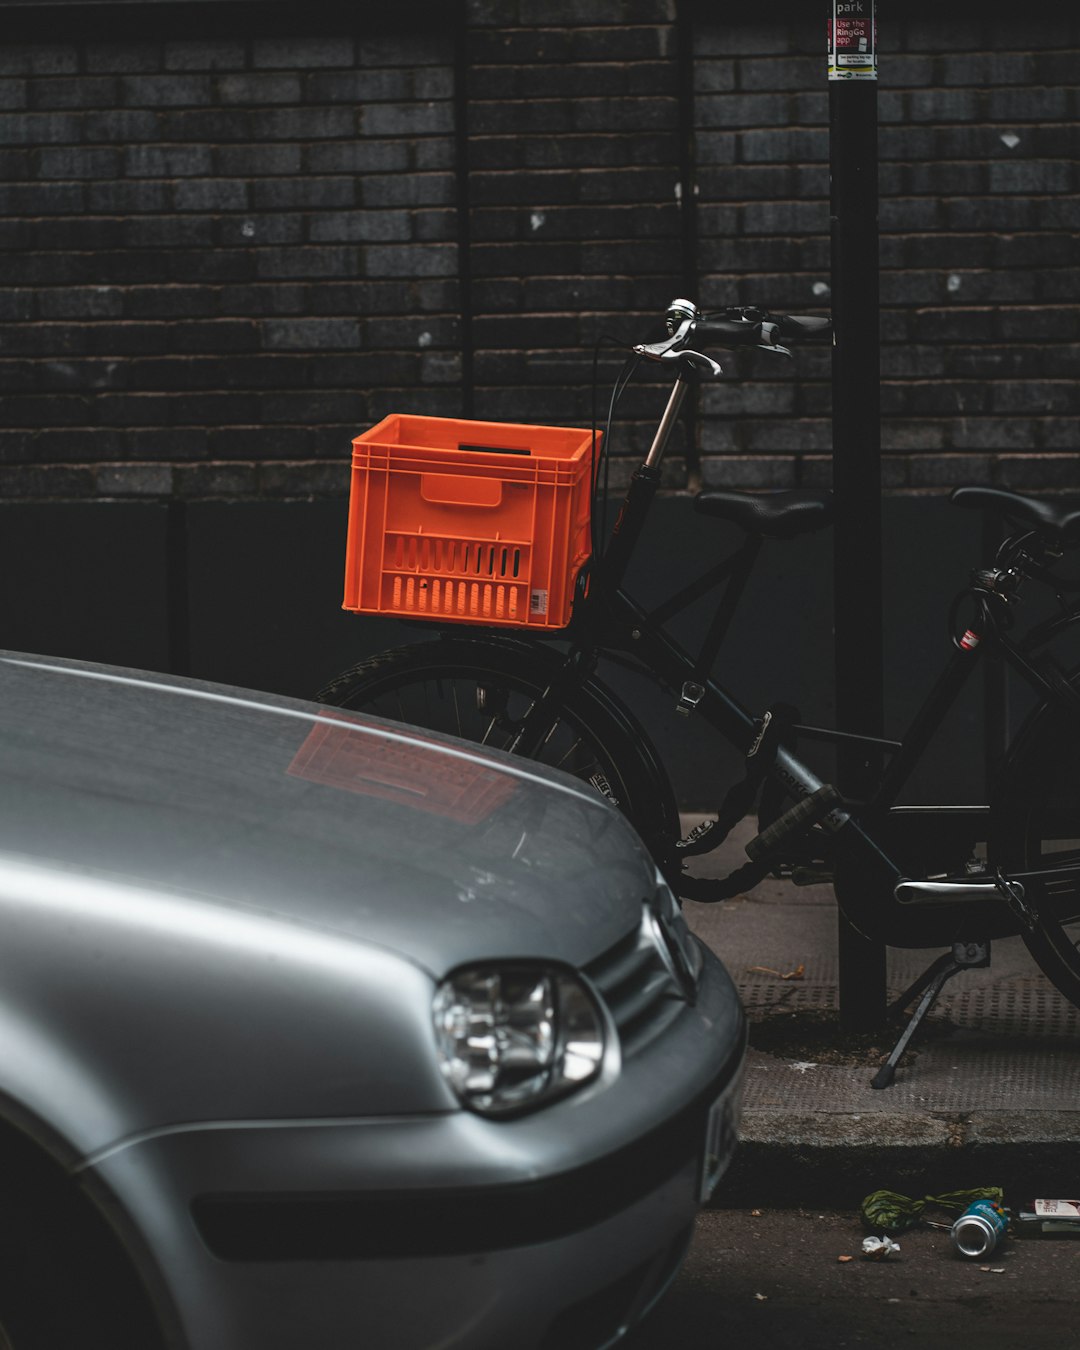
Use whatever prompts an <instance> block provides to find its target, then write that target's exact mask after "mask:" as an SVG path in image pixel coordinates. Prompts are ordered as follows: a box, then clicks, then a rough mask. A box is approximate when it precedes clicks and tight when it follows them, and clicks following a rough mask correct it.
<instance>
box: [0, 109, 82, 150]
mask: <svg viewBox="0 0 1080 1350" xmlns="http://www.w3.org/2000/svg"><path fill="white" fill-rule="evenodd" d="M78 139H79V119H78V118H77V117H76V116H75V115H74V114H72V113H68V112H23V113H4V114H2V115H0V142H2V143H3V144H5V145H57V144H62V143H64V142H65V141H77V140H78Z"/></svg>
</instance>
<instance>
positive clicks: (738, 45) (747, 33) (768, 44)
mask: <svg viewBox="0 0 1080 1350" xmlns="http://www.w3.org/2000/svg"><path fill="white" fill-rule="evenodd" d="M789 43H790V37H789V34H788V31H787V28H786V26H785V25H784V24H778V23H757V24H751V23H741V22H737V23H723V24H712V23H702V24H701V26H700V29H699V31H698V34H697V42H696V45H695V52H696V53H697V55H698V56H699V57H701V56H755V55H773V54H786V53H787V51H788V50H789Z"/></svg>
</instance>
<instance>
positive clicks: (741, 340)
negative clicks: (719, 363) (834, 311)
mask: <svg viewBox="0 0 1080 1350" xmlns="http://www.w3.org/2000/svg"><path fill="white" fill-rule="evenodd" d="M667 329H668V333H669V334H670V335H671V336H670V337H668V338H667V339H666V341H664V342H650V343H641V344H639V345H638V346H636V347H635V348H634V350H635V352H637V354H638V355H639V356H647V357H649V358H650V359H651V360H653V361H670V360H672V359H673V358H674V357H675V355H676V354H677V353H679V352H682V351H685V350H687V349H688V348H689V347H690V346H691V344H693V345H694V346H695V347H696V346H708V345H712V346H716V347H762V348H764V349H765V350H766V351H772V352H778V353H780V354H781V355H782V356H790V355H791V352H790V351H788V349H787V348H786V347H785V346H783V345H782V344H781V342H780V339H781V338H783V339H784V340H785V341H791V340H792V339H805V338H816V337H829V336H830V335H831V334H832V321H831V320H830V319H826V318H820V317H816V316H812V315H803V314H771V313H770V312H769V311H768V310H765V309H758V308H755V307H753V306H749V305H747V306H732V307H731V308H729V309H724V310H720V311H718V312H717V313H714V314H703V313H702V312H701V310H699V309H698V307H697V305H695V304H694V302H693V301H692V300H673V301H672V302H671V304H670V305H669V306H668V311H667Z"/></svg>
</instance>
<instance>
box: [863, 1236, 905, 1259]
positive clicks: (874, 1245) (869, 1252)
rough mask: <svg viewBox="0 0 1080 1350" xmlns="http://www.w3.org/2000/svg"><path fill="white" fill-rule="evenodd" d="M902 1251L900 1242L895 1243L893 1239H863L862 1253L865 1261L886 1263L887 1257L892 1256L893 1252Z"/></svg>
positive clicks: (885, 1237)
mask: <svg viewBox="0 0 1080 1350" xmlns="http://www.w3.org/2000/svg"><path fill="white" fill-rule="evenodd" d="M899 1250H900V1244H899V1242H894V1241H893V1240H892V1238H891V1237H887V1236H884V1235H883V1236H881V1237H868V1238H863V1244H862V1251H863V1260H864V1261H884V1260H885V1258H886V1257H888V1256H891V1255H892V1254H893V1252H898V1251H899Z"/></svg>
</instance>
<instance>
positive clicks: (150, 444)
mask: <svg viewBox="0 0 1080 1350" xmlns="http://www.w3.org/2000/svg"><path fill="white" fill-rule="evenodd" d="M123 437H124V454H125V458H127V459H133V460H162V459H166V460H168V459H178V458H179V459H205V458H206V455H207V441H208V435H207V433H206V431H205V430H203V429H202V428H196V427H163V426H151V427H132V428H131V429H130V430H128V431H125V432H124V433H123Z"/></svg>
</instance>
